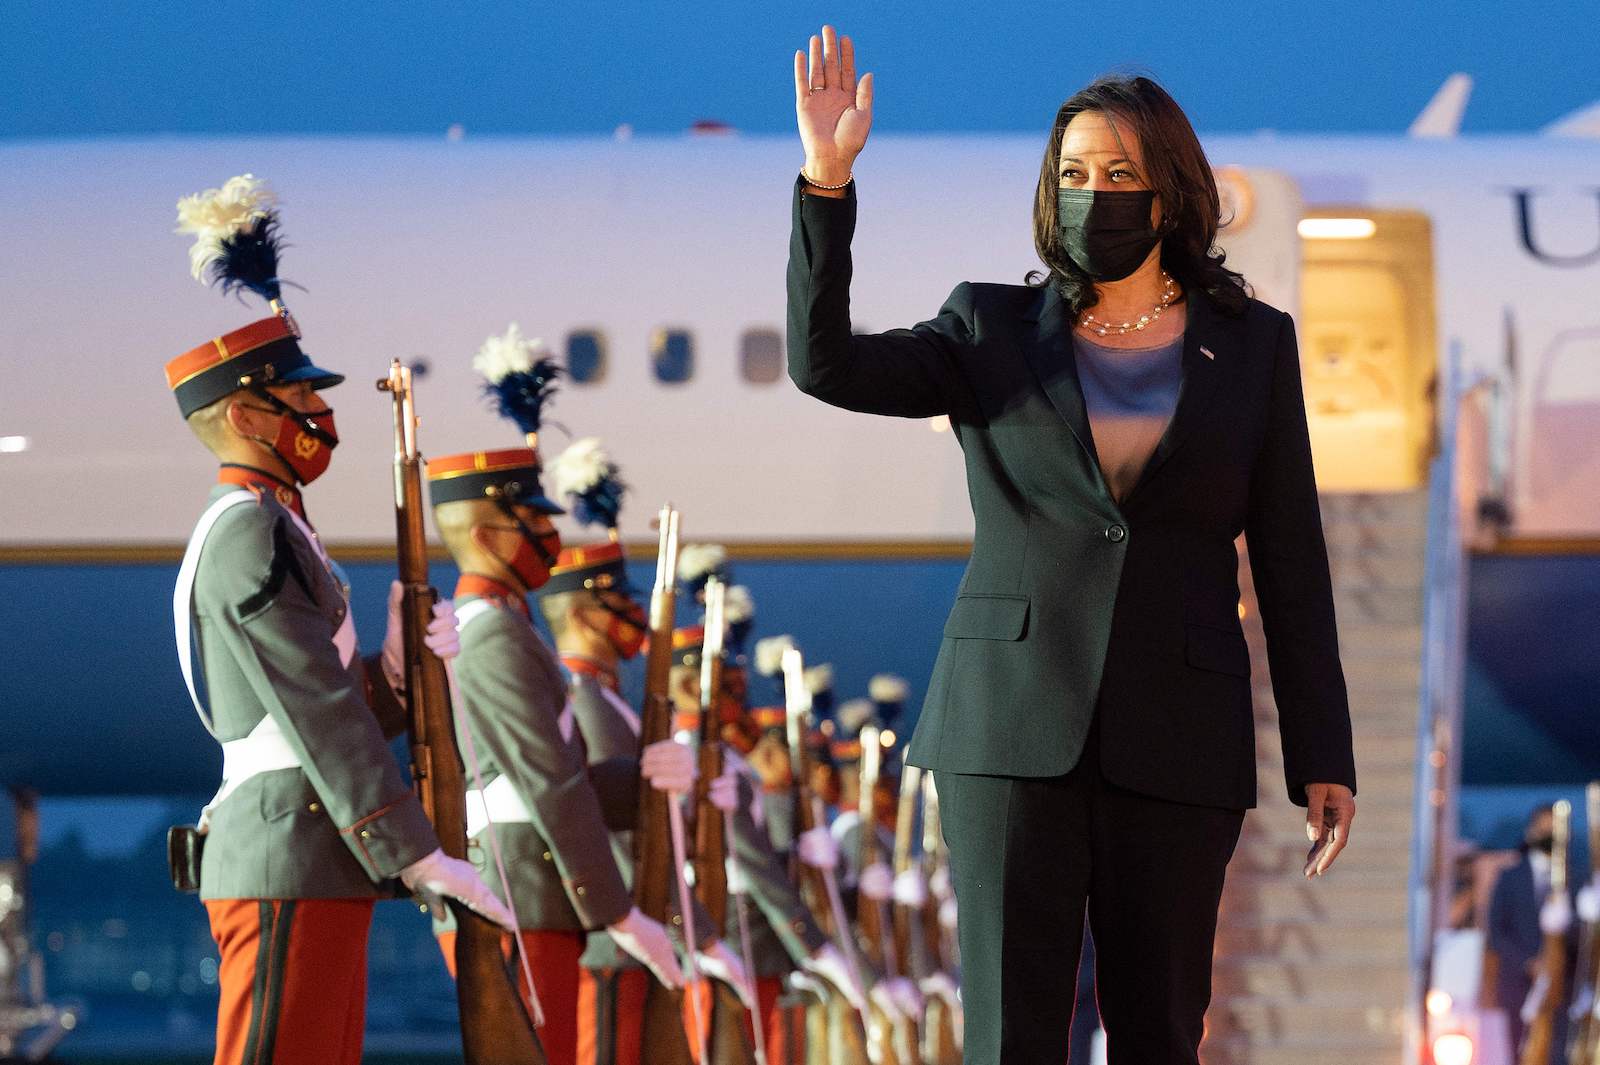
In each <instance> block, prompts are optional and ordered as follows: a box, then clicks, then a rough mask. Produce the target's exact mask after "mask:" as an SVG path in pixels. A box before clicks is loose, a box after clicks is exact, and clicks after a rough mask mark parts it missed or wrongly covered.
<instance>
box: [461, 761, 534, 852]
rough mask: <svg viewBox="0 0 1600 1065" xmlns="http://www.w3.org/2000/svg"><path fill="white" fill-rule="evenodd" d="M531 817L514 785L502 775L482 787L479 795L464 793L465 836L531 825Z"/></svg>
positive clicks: (478, 792) (470, 792)
mask: <svg viewBox="0 0 1600 1065" xmlns="http://www.w3.org/2000/svg"><path fill="white" fill-rule="evenodd" d="M532 821H533V814H532V813H530V812H529V810H528V804H527V803H525V802H523V801H522V795H521V794H519V793H518V791H517V788H516V785H515V784H513V783H512V782H511V778H510V777H508V776H505V775H504V774H502V775H500V776H498V777H495V778H494V779H493V780H491V781H489V783H487V784H485V785H484V786H483V790H482V791H469V792H467V835H468V837H474V836H478V835H480V834H482V832H483V830H484V829H486V828H488V827H489V825H490V824H491V823H492V824H496V825H511V824H530V823H532Z"/></svg>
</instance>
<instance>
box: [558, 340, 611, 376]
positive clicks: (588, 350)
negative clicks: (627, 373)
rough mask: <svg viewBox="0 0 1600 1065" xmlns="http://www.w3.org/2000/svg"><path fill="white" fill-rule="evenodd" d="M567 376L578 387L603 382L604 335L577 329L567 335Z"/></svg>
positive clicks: (604, 362)
mask: <svg viewBox="0 0 1600 1065" xmlns="http://www.w3.org/2000/svg"><path fill="white" fill-rule="evenodd" d="M567 376H568V377H570V378H571V379H572V382H573V384H579V385H597V384H599V383H600V382H601V381H604V380H605V377H606V338H605V334H603V333H601V332H600V331H599V330H598V329H578V330H575V331H573V332H571V333H568V334H567Z"/></svg>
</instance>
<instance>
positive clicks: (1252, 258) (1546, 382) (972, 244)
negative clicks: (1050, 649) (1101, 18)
mask: <svg viewBox="0 0 1600 1065" xmlns="http://www.w3.org/2000/svg"><path fill="white" fill-rule="evenodd" d="M1042 145H1043V137H1042V136H1040V137H1021V136H959V137H958V136H949V137H931V136H918V137H903V136H900V137H897V136H889V135H880V136H876V137H874V138H873V141H872V143H871V144H870V145H869V147H868V149H867V151H866V153H865V154H864V155H863V156H862V158H861V160H860V161H859V164H858V169H857V179H858V186H859V198H860V223H859V227H858V232H857V236H856V240H855V244H854V250H855V264H856V269H855V280H854V284H853V287H852V296H853V317H854V320H855V322H856V325H857V328H858V329H859V330H873V331H875V330H882V329H887V328H891V327H896V326H908V325H911V324H913V323H915V322H917V321H919V320H922V319H924V318H928V317H932V316H933V315H934V314H935V313H936V312H937V311H938V309H939V306H940V304H941V302H942V301H943V300H944V298H945V296H946V294H947V293H948V292H949V291H950V289H951V288H952V287H954V285H955V284H956V283H957V282H960V281H962V280H981V281H1000V282H1011V283H1020V282H1022V280H1023V278H1024V275H1025V274H1026V273H1027V272H1028V271H1029V270H1030V269H1033V268H1035V267H1037V265H1038V264H1037V260H1036V258H1035V256H1034V254H1033V246H1032V234H1031V204H1032V197H1033V190H1034V186H1035V182H1036V180H1037V175H1038V168H1039V162H1040V153H1041V149H1042ZM1206 147H1207V151H1208V153H1209V155H1210V158H1211V160H1212V162H1213V164H1215V165H1216V166H1217V167H1218V168H1219V172H1220V173H1221V174H1222V176H1223V178H1224V182H1223V184H1224V187H1225V189H1226V190H1227V193H1228V199H1229V202H1230V209H1231V210H1232V211H1233V213H1234V214H1235V215H1236V220H1235V223H1234V225H1233V226H1231V227H1230V229H1229V230H1228V231H1225V234H1224V236H1225V239H1224V243H1225V245H1226V246H1227V247H1228V248H1229V250H1230V253H1231V256H1232V258H1231V261H1232V262H1234V263H1236V264H1238V265H1239V266H1240V267H1241V268H1242V269H1244V270H1245V272H1246V274H1247V276H1248V277H1249V279H1250V280H1251V281H1252V282H1254V284H1255V286H1256V288H1257V290H1258V293H1259V295H1260V296H1261V297H1262V298H1263V299H1266V300H1267V301H1268V302H1271V303H1274V304H1276V305H1278V306H1281V307H1284V308H1285V309H1289V310H1291V311H1293V312H1294V313H1296V314H1297V317H1298V321H1299V326H1300V335H1301V352H1302V361H1303V369H1304V373H1305V376H1306V387H1307V398H1308V405H1309V406H1310V408H1311V410H1312V425H1313V434H1314V440H1315V444H1316V449H1317V462H1318V466H1319V477H1320V478H1321V479H1322V481H1323V483H1324V487H1329V488H1338V487H1349V488H1367V489H1373V490H1382V489H1386V488H1404V487H1408V486H1412V485H1415V484H1418V483H1420V478H1421V476H1422V473H1421V469H1422V462H1423V459H1424V457H1425V455H1426V452H1427V447H1428V441H1429V439H1430V435H1431V432H1432V427H1433V421H1434V412H1433V410H1432V404H1431V399H1430V397H1431V395H1432V389H1433V388H1434V387H1435V375H1436V374H1437V373H1439V372H1440V371H1441V368H1442V367H1444V366H1445V365H1446V364H1447V358H1448V353H1449V352H1450V351H1451V350H1452V348H1453V347H1459V350H1460V353H1461V357H1462V363H1463V367H1464V369H1465V371H1466V372H1467V373H1468V374H1469V375H1471V374H1478V373H1487V374H1494V373H1502V372H1503V368H1504V364H1505V362H1506V359H1507V356H1508V352H1509V351H1513V350H1514V352H1515V360H1516V363H1517V378H1516V380H1517V387H1516V395H1515V397H1514V398H1515V404H1514V405H1513V411H1514V414H1515V417H1514V419H1513V420H1512V421H1511V423H1510V425H1511V430H1510V431H1511V432H1512V433H1513V435H1514V438H1515V444H1516V446H1515V450H1514V454H1515V459H1514V464H1513V474H1514V476H1513V477H1512V499H1511V503H1512V506H1513V511H1514V514H1515V520H1516V526H1515V531H1516V532H1518V533H1521V534H1524V535H1555V534H1593V533H1594V532H1595V531H1596V530H1600V433H1597V432H1596V431H1595V430H1596V429H1600V191H1597V189H1596V178H1597V176H1600V142H1597V141H1595V140H1592V139H1581V138H1568V139H1563V138H1556V137H1516V138H1455V139H1414V138H1344V137H1287V136H1284V137H1276V136H1265V135H1264V136H1247V137H1238V136H1233V137H1214V138H1207V139H1206ZM799 161H800V153H799V149H798V147H797V145H796V143H795V141H794V140H793V139H792V138H788V137H783V138H777V137H774V138H748V137H739V136H686V137H682V138H663V139H651V138H632V139H623V140H618V139H578V140H562V139H504V140H473V139H467V140H464V141H463V140H454V141H452V140H439V141H423V140H382V139H356V138H324V139H293V140H282V139H226V140H190V139H146V140H103V141H56V142H20V143H10V144H4V145H0V174H4V175H5V177H4V180H3V181H0V227H3V228H0V232H3V234H4V236H3V240H0V292H3V293H4V301H5V310H4V312H3V313H0V381H3V382H4V387H3V388H0V499H3V500H4V519H3V521H0V546H6V547H11V548H20V547H22V546H23V545H110V546H113V547H115V546H118V545H128V546H131V545H149V544H173V543H178V542H181V541H182V540H183V539H184V538H185V537H186V536H187V534H188V532H189V529H190V527H191V526H192V524H193V522H194V520H195V517H196V515H197V514H198V513H199V511H200V509H201V508H202V505H203V500H204V498H205V493H206V491H207V484H208V482H209V481H210V480H211V476H212V474H211V469H212V466H213V463H212V462H211V461H210V460H209V458H208V457H207V456H206V455H205V454H204V453H203V452H202V451H201V449H200V447H199V445H198V443H197V442H196V441H194V440H193V439H192V438H191V437H190V435H189V434H188V432H187V431H186V429H185V428H184V426H183V425H182V424H181V422H180V421H179V419H178V416H177V410H176V404H175V403H174V402H173V400H172V399H171V397H170V395H169V394H168V393H167V390H166V388H165V384H164V381H163V378H162V372H161V370H162V364H163V363H164V362H165V361H166V360H167V359H169V358H172V357H173V356H175V355H177V354H179V353H181V352H183V351H185V350H187V349H189V348H191V347H194V346H196V345H198V344H200V343H203V342H204V341H206V340H207V338H209V337H211V336H213V335H216V334H220V333H223V332H226V331H228V330H231V329H234V328H237V327H239V326H241V325H243V324H245V323H246V322H249V321H251V320H253V319H255V318H258V317H263V316H264V315H265V314H266V310H265V308H263V307H262V306H261V305H260V304H259V302H255V301H252V302H251V303H249V304H248V305H241V304H240V303H238V302H236V301H233V300H224V299H222V298H220V297H219V296H218V295H217V294H216V293H214V292H208V291H206V290H205V289H203V288H202V286H201V285H200V284H197V283H196V282H195V281H194V280H192V279H191V278H190V276H189V273H188V257H187V241H186V238H183V237H179V236H177V235H175V234H174V233H173V232H172V227H173V220H174V214H175V212H174V203H175V201H176V200H177V198H178V197H179V196H180V195H182V194H185V193H189V192H193V191H197V190H199V189H202V188H205V187H208V186H215V185H219V184H221V183H222V182H223V181H224V180H226V179H227V178H228V177H231V176H233V175H235V174H240V173H247V172H248V173H253V174H255V175H257V176H258V177H262V178H265V179H267V180H268V181H269V182H270V183H271V185H272V186H273V187H274V188H275V189H276V190H277V191H278V193H279V195H280V197H281V218H282V226H283V231H284V233H285V236H286V239H287V242H288V244H289V245H290V247H289V249H288V251H287V252H286V254H285V256H284V259H283V263H282V273H283V275H284V276H285V277H286V278H288V279H290V280H291V281H293V282H295V283H296V284H297V285H299V286H302V287H303V291H302V290H301V289H299V288H296V289H291V290H289V291H288V293H287V296H286V301H287V303H288V304H289V306H290V308H291V309H292V310H293V312H294V314H295V316H296V318H297V319H298V321H299V323H300V325H301V327H302V329H303V330H304V334H305V339H304V347H305V348H306V350H307V351H309V352H310V353H311V354H312V355H313V357H314V358H315V359H316V360H317V361H318V362H319V363H320V364H322V365H325V366H328V367H330V368H333V369H336V370H339V371H342V372H343V373H345V374H347V375H348V377H349V381H348V383H347V384H345V385H344V386H342V387H340V388H338V389H336V390H334V391H332V392H329V393H327V396H328V398H329V399H330V400H331V402H332V405H333V406H334V407H335V409H336V410H337V417H338V427H339V432H340V435H341V438H342V441H343V442H342V444H341V446H340V448H339V451H338V454H337V455H336V457H335V460H334V464H333V467H332V470H331V471H330V472H329V473H328V475H327V476H326V477H325V478H324V479H323V481H322V482H319V483H318V484H317V485H316V486H315V488H314V489H313V490H312V492H311V493H310V494H309V496H308V501H309V506H310V511H311V515H312V517H313V519H314V520H315V521H316V523H317V525H318V526H319V528H320V529H321V530H322V532H323V534H324V536H325V537H327V538H328V539H330V540H333V541H336V542H338V541H343V542H369V543H377V542H381V541H383V540H386V539H388V538H390V537H391V536H392V530H393V525H392V518H391V511H390V499H391V495H390V479H389V473H388V464H389V461H390V450H391V443H392V434H391V429H390V420H389V419H390V411H389V404H388V400H387V397H386V396H384V395H382V394H380V393H379V392H377V391H376V390H375V388H374V387H373V382H374V381H375V380H376V379H377V378H378V377H380V376H381V375H383V374H384V372H385V370H386V367H387V364H388V362H389V360H390V358H391V357H394V356H398V357H400V358H402V359H404V360H406V361H407V362H418V361H423V362H426V364H427V366H428V370H427V373H426V374H425V375H424V376H423V377H421V378H420V379H419V385H418V403H419V409H420V411H421V414H422V419H423V422H422V432H421V441H422V444H423V447H424V450H425V451H426V452H427V453H431V454H443V453H446V452H453V451H459V450H469V449H482V448H493V447H506V446H514V445H516V444H518V443H519V442H520V441H519V437H518V435H517V433H516V431H515V430H514V428H513V427H511V426H510V425H509V424H508V423H505V422H503V421H501V420H499V419H498V418H497V417H495V416H494V415H493V414H492V413H491V411H490V410H489V409H488V408H487V406H486V404H485V402H484V400H483V398H482V396H481V395H480V382H479V381H478V380H477V379H476V377H475V375H474V374H473V372H472V370H471V368H470V360H471V357H472V355H473V353H474V352H475V351H476V350H477V348H478V346H479V345H480V344H481V342H482V341H483V340H484V338H485V337H487V336H488V335H489V334H491V333H496V332H500V331H503V330H504V329H505V328H506V326H507V325H508V323H510V322H513V321H515V322H518V323H520V324H521V325H522V327H523V328H524V330H525V331H526V332H527V333H529V334H530V335H535V336H541V337H543V338H545V339H546V340H547V341H548V342H549V343H550V344H551V346H552V348H553V349H554V351H555V353H556V354H557V355H561V356H565V354H566V353H567V351H568V349H569V346H570V347H571V348H572V349H573V350H574V351H576V352H577V353H578V354H579V355H580V356H587V359H586V360H584V359H580V360H579V361H587V363H588V366H587V370H589V371H593V370H595V369H596V359H595V356H597V355H598V356H599V360H600V364H601V365H600V366H599V372H598V373H592V372H591V373H588V374H587V375H588V376H589V377H590V379H589V380H587V381H577V380H573V381H570V382H568V383H567V384H566V385H565V386H564V387H563V390H562V393H561V394H560V395H559V396H558V397H557V399H556V401H555V402H554V404H553V405H552V410H551V415H550V417H551V420H552V422H553V423H555V424H554V425H552V427H551V428H550V430H549V431H548V432H547V433H546V435H545V439H544V442H543V443H544V451H545V454H546V457H547V458H548V457H550V456H551V455H552V454H553V453H554V452H556V451H557V450H559V449H560V448H561V447H563V446H564V444H565V442H566V439H567V438H568V434H569V433H570V435H571V436H573V437H581V436H589V435H598V436H601V437H603V438H604V439H605V441H606V442H607V444H608V446H609V448H610V450H611V452H612V454H613V456H614V457H615V459H616V460H617V461H618V462H619V463H620V465H621V467H622V469H623V471H624V477H625V479H626V481H627V482H628V483H629V485H630V486H631V487H632V489H633V495H632V502H631V505H630V507H629V508H628V509H627V510H626V511H625V514H624V519H625V521H624V532H625V534H627V535H628V536H630V537H640V538H642V537H647V536H649V535H650V534H649V532H648V527H647V523H648V521H649V518H650V517H651V516H652V514H653V512H654V510H655V509H656V507H657V506H658V505H659V503H661V502H662V501H665V500H667V499H671V500H672V501H674V502H675V503H676V504H677V505H678V506H680V507H681V508H682V509H683V510H684V512H685V514H686V523H687V524H686V530H687V532H688V535H690V536H692V537H693V538H695V539H701V538H721V539H726V540H729V541H735V542H739V541H743V542H763V543H774V542H780V543H788V544H794V543H802V544H816V543H821V542H830V541H846V542H852V543H860V542H867V541H870V542H880V543H884V544H887V545H889V546H891V547H892V546H893V545H896V544H901V545H904V544H908V543H915V542H923V541H944V542H951V541H954V542H959V541H961V540H964V539H966V538H968V537H969V536H970V534H971V515H970V511H969V509H968V504H967V499H966V492H965V486H964V481H963V474H962V467H961V463H960V461H959V456H958V455H957V454H956V444H955V441H954V439H953V438H952V436H951V434H950V433H949V432H948V427H947V426H946V425H944V424H943V423H942V422H941V421H939V420H934V421H931V422H930V421H915V420H913V421H907V420H896V419H888V418H872V417H866V416H862V415H857V414H850V413H846V412H843V411H837V410H833V409H831V408H828V407H826V406H824V405H823V404H821V403H818V402H816V401H815V400H812V399H810V398H808V397H806V396H804V395H801V394H800V393H799V392H798V391H797V390H796V389H795V388H794V387H793V386H792V385H791V384H790V383H789V382H788V380H787V378H786V376H785V375H784V374H783V373H782V371H781V369H780V365H781V362H780V360H781V350H782V336H783V332H784V315H785V293H784V267H785V261H786V257H787V253H788V240H789V228H790V197H791V192H792V183H793V180H794V176H795V172H796V168H797V166H798V163H799ZM1319 225H1320V226H1321V228H1320V229H1319V228H1318V226H1319ZM1307 226H1309V227H1310V228H1309V229H1307V228H1306V227H1307ZM1368 227H1370V232H1366V233H1363V232H1362V231H1363V230H1366V229H1367V228H1368ZM1302 231H1305V232H1307V233H1309V234H1310V235H1309V236H1302V235H1300V234H1301V232H1302ZM1319 233H1323V234H1329V235H1320V236H1319V235H1318V234H1319ZM653 352H664V353H665V355H666V358H665V359H664V361H663V362H660V363H658V362H657V360H656V359H655V358H654V357H653ZM686 355H687V356H688V358H687V359H685V356H686ZM662 366H665V367H667V368H668V370H669V375H670V372H671V371H676V372H679V373H680V375H681V374H682V371H684V370H685V369H686V370H687V373H686V379H684V380H681V381H678V382H675V383H668V382H664V381H662V380H661V379H659V377H658V369H659V368H660V367H662Z"/></svg>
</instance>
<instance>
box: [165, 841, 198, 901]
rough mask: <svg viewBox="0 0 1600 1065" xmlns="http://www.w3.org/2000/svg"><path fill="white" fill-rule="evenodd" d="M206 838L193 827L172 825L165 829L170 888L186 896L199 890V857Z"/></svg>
mask: <svg viewBox="0 0 1600 1065" xmlns="http://www.w3.org/2000/svg"><path fill="white" fill-rule="evenodd" d="M205 847H206V837H205V836H203V835H201V834H200V830H199V829H197V828H196V827H195V826H194V825H173V826H172V827H171V828H169V829H167V871H168V872H169V873H171V874H172V886H173V887H175V888H177V889H178V890H179V891H181V892H183V893H184V894H186V895H193V894H195V893H196V892H198V891H199V890H200V856H201V855H202V854H203V853H204V851H205Z"/></svg>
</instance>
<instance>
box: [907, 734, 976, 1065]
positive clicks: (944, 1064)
mask: <svg viewBox="0 0 1600 1065" xmlns="http://www.w3.org/2000/svg"><path fill="white" fill-rule="evenodd" d="M932 785H933V775H932V774H931V773H930V774H928V775H927V776H926V777H925V776H923V773H922V770H920V769H918V768H917V767H916V766H914V765H908V766H906V767H905V769H904V771H903V775H902V776H901V779H900V810H899V816H898V818H897V819H896V824H895V858H894V868H895V872H896V873H901V872H904V871H905V870H907V869H910V868H911V867H912V866H913V865H914V864H916V863H917V858H916V857H914V856H913V854H912V847H913V844H912V840H913V837H914V835H915V832H916V815H917V806H918V804H919V803H920V805H921V806H922V856H921V865H922V869H921V872H922V877H923V881H924V882H927V881H928V880H929V879H930V878H931V877H932V873H933V868H934V865H935V863H937V861H938V852H939V848H940V846H942V845H943V840H942V839H941V837H940V835H939V805H938V802H937V801H936V800H935V799H934V798H933V797H932V796H933V787H932ZM929 914H932V917H933V924H932V928H931V929H930V928H929V922H928V915H929ZM938 922H939V900H938V899H936V898H934V896H933V893H932V891H931V890H930V891H929V892H928V897H927V900H926V901H925V902H923V904H922V908H921V909H920V910H911V909H908V908H906V907H903V906H896V907H895V911H894V923H895V935H896V937H897V939H899V940H901V941H903V942H904V944H905V947H904V950H905V951H906V952H907V953H906V954H905V955H903V956H907V957H909V958H910V960H911V972H912V973H913V975H914V976H915V977H916V981H917V987H918V988H919V989H921V990H922V991H923V993H924V995H925V1005H924V1006H923V1010H922V1044H921V1047H920V1049H921V1052H922V1060H923V1061H925V1062H927V1063H928V1065H960V1063H961V1043H960V1040H959V1038H958V1031H959V1024H958V1021H957V1014H956V1011H957V1008H958V1002H957V1000H956V995H955V982H954V981H953V980H951V979H950V978H949V974H948V973H947V972H946V971H945V967H944V962H943V961H942V959H941V955H942V954H943V951H942V950H941V949H940V946H941V945H940V938H941V934H942V931H943V930H942V929H941V928H940V926H939V923H938ZM930 981H932V984H931V985H930Z"/></svg>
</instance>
